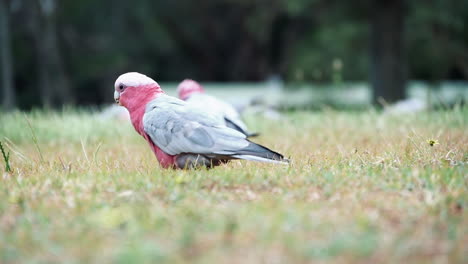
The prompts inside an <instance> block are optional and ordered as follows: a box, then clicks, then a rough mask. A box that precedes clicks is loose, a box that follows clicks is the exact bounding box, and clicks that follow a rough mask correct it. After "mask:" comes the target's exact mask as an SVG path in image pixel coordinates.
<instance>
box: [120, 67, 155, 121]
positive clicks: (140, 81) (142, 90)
mask: <svg viewBox="0 0 468 264" xmlns="http://www.w3.org/2000/svg"><path fill="white" fill-rule="evenodd" d="M114 88H115V91H114V100H115V101H116V102H117V103H118V104H120V105H121V106H124V107H125V108H127V109H128V110H129V111H130V112H132V111H133V110H135V109H137V108H140V107H141V106H145V105H146V104H147V103H148V102H149V101H151V100H153V99H154V98H155V97H156V96H157V95H158V94H161V93H164V92H163V90H162V89H161V87H160V86H159V84H158V83H157V82H155V81H154V80H153V79H151V78H150V77H148V76H146V75H144V74H141V73H138V72H128V73H125V74H122V75H120V76H119V78H117V80H116V81H115V85H114Z"/></svg>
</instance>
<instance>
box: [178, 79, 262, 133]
mask: <svg viewBox="0 0 468 264" xmlns="http://www.w3.org/2000/svg"><path fill="white" fill-rule="evenodd" d="M177 93H178V95H179V98H180V99H181V100H184V101H186V102H187V103H189V104H190V105H192V106H195V107H199V108H203V109H205V110H206V111H208V112H211V113H213V114H216V115H219V117H220V118H221V119H223V120H224V122H225V123H226V126H228V127H230V128H233V129H235V130H237V131H239V132H241V133H242V134H244V135H246V136H247V137H255V136H258V133H250V132H249V131H248V129H247V126H246V125H245V123H244V122H243V121H242V120H241V117H240V114H239V112H237V110H236V109H235V108H234V107H233V106H232V105H230V104H229V103H226V102H224V101H222V100H220V99H218V98H216V97H213V96H211V95H208V94H206V93H205V90H204V89H203V87H202V86H201V85H200V84H199V83H198V82H196V81H194V80H190V79H185V80H184V81H182V82H181V83H180V84H179V85H178V86H177Z"/></svg>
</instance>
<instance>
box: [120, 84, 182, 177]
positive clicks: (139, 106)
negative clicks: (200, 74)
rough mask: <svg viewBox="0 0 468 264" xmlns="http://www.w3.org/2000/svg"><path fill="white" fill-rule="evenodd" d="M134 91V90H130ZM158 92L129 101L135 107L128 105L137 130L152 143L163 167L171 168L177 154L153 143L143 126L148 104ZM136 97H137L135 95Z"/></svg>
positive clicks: (152, 148) (153, 149)
mask: <svg viewBox="0 0 468 264" xmlns="http://www.w3.org/2000/svg"><path fill="white" fill-rule="evenodd" d="M128 92H133V91H128ZM155 96H157V94H148V95H146V96H141V95H140V97H139V99H140V101H133V102H132V101H130V102H128V103H130V104H132V103H133V105H134V106H135V107H127V109H128V110H129V112H130V119H131V121H132V125H133V127H134V128H135V130H136V131H137V132H138V134H140V135H141V136H142V137H143V138H144V139H145V140H146V141H147V142H148V143H149V145H150V147H151V150H152V151H153V153H154V154H155V155H156V158H157V159H158V161H159V163H160V164H161V166H162V167H163V168H170V167H174V166H175V156H172V155H169V154H167V153H165V152H164V151H162V150H161V149H160V148H159V147H158V146H156V144H154V143H153V141H152V140H151V138H150V137H149V135H148V134H146V132H145V129H144V126H143V116H144V115H145V109H146V104H147V103H148V102H149V101H151V100H152V99H154V98H155ZM133 98H136V97H133Z"/></svg>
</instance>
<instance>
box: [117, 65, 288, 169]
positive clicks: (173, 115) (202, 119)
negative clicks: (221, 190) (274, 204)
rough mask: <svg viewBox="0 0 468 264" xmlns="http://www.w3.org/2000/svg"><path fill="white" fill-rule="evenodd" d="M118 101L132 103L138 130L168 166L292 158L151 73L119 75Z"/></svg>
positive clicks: (161, 160) (130, 111)
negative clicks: (178, 94) (173, 92)
mask: <svg viewBox="0 0 468 264" xmlns="http://www.w3.org/2000/svg"><path fill="white" fill-rule="evenodd" d="M114 99H115V101H116V102H117V103H118V104H120V105H122V106H124V107H125V108H127V110H128V111H129V113H130V119H131V122H132V124H133V126H134V128H135V130H136V131H137V132H138V133H139V134H140V135H141V136H143V138H144V139H145V140H146V141H148V143H149V145H150V147H151V149H152V150H153V152H154V154H155V155H156V158H157V159H158V161H159V163H160V164H161V166H162V167H164V168H180V169H183V168H196V167H203V166H205V167H212V166H217V165H220V164H222V163H225V162H227V161H228V160H231V159H244V160H253V161H262V162H271V163H281V164H287V163H288V160H286V159H284V157H283V155H281V154H279V153H277V152H275V151H272V150H270V149H268V148H266V147H263V146H261V145H258V144H255V143H253V142H251V141H249V140H247V139H246V136H245V135H244V134H242V133H240V132H239V131H237V130H234V129H232V128H229V127H227V126H226V125H225V124H224V123H223V122H222V121H220V120H219V118H218V117H216V116H215V115H213V114H211V113H210V112H209V111H204V110H203V109H201V108H198V107H194V106H191V105H189V104H187V103H186V102H184V101H182V100H179V99H177V98H175V97H172V96H168V95H166V94H165V93H164V91H163V90H162V89H161V87H160V86H159V84H158V83H157V82H155V81H154V80H153V79H151V78H149V77H147V76H146V75H143V74H140V73H136V72H130V73H125V74H123V75H121V76H120V77H119V78H117V80H116V81H115V91H114Z"/></svg>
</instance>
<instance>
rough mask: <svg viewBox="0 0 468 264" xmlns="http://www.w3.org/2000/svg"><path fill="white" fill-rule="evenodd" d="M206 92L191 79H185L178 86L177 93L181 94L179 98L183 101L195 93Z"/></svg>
mask: <svg viewBox="0 0 468 264" xmlns="http://www.w3.org/2000/svg"><path fill="white" fill-rule="evenodd" d="M204 92H205V90H204V89H203V87H202V86H201V85H200V84H199V83H198V82H196V81H194V80H190V79H185V80H184V81H182V82H181V83H180V84H179V86H177V93H178V94H179V98H180V99H182V100H185V99H187V98H188V97H189V96H190V95H192V94H194V93H204Z"/></svg>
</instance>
